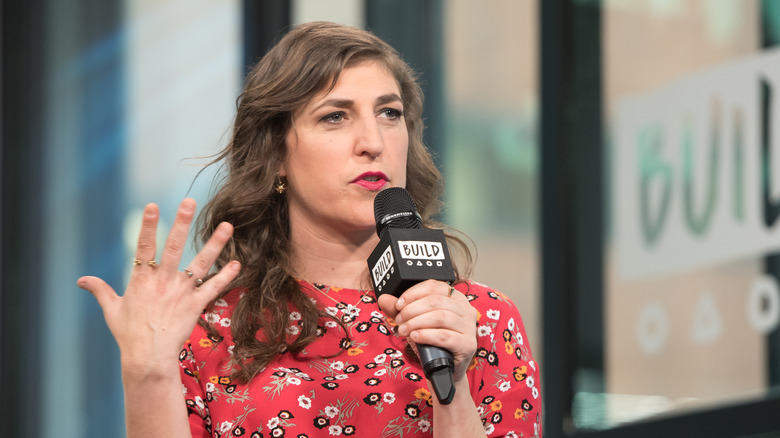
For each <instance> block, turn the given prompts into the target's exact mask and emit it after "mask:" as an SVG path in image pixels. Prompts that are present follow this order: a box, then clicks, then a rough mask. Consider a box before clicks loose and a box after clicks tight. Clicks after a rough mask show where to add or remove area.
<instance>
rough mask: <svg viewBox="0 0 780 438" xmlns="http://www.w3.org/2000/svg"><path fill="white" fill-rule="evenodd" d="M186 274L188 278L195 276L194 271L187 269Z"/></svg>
mask: <svg viewBox="0 0 780 438" xmlns="http://www.w3.org/2000/svg"><path fill="white" fill-rule="evenodd" d="M184 273H185V274H187V278H192V276H193V275H194V274H193V273H192V271H190V270H189V269H185V270H184Z"/></svg>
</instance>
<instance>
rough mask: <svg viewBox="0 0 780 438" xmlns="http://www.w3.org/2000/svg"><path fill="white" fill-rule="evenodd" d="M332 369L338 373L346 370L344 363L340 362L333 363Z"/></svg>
mask: <svg viewBox="0 0 780 438" xmlns="http://www.w3.org/2000/svg"><path fill="white" fill-rule="evenodd" d="M330 368H331V369H334V370H336V371H341V370H343V369H344V362H342V361H340V360H336V361H333V363H332V364H330Z"/></svg>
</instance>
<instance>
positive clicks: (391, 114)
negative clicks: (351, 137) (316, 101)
mask: <svg viewBox="0 0 780 438" xmlns="http://www.w3.org/2000/svg"><path fill="white" fill-rule="evenodd" d="M379 113H380V114H384V115H386V116H387V117H388V118H391V119H399V118H401V117H403V115H404V112H403V111H402V110H399V109H395V108H382V109H381V110H380V111H379ZM345 115H346V113H345V112H344V111H335V112H332V113H330V114H327V115H325V116H324V117H322V118H321V119H320V120H321V121H323V122H327V123H338V122H340V121H341V120H335V118H336V117H339V118H341V119H342V120H343V118H344V116H345Z"/></svg>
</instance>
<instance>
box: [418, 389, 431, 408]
mask: <svg viewBox="0 0 780 438" xmlns="http://www.w3.org/2000/svg"><path fill="white" fill-rule="evenodd" d="M414 398H416V399H418V400H425V401H426V402H428V404H429V405H431V404H432V403H433V400H432V399H431V393H430V391H428V390H427V389H425V388H417V389H416V390H415V391H414Z"/></svg>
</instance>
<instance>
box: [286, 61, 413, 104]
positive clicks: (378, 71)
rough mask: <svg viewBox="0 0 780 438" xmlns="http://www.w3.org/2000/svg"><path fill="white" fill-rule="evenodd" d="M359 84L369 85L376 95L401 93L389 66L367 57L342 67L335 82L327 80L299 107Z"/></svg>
mask: <svg viewBox="0 0 780 438" xmlns="http://www.w3.org/2000/svg"><path fill="white" fill-rule="evenodd" d="M361 85H371V86H372V87H371V88H370V90H371V91H372V92H376V94H377V95H383V94H387V93H388V92H394V93H396V94H398V95H399V96H400V95H401V91H400V85H399V83H398V80H397V79H396V78H395V76H394V75H393V72H392V71H391V70H390V68H388V67H387V65H386V64H385V63H383V62H381V61H379V60H374V59H368V60H364V61H360V62H357V63H354V64H350V65H348V66H346V67H344V69H343V70H342V71H341V72H340V73H339V75H338V79H337V80H336V82H335V83H333V82H332V81H328V86H326V87H325V88H323V89H321V90H320V91H319V92H317V93H316V94H315V95H314V96H312V98H311V99H309V100H308V101H307V102H306V103H305V104H304V105H303V106H302V107H301V109H303V108H306V107H309V106H311V105H312V104H315V103H317V102H319V101H322V100H324V99H326V98H327V97H328V96H330V95H333V94H338V93H339V92H343V91H345V90H348V89H350V88H351V87H353V86H358V87H359V86H361ZM380 87H381V88H380Z"/></svg>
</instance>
